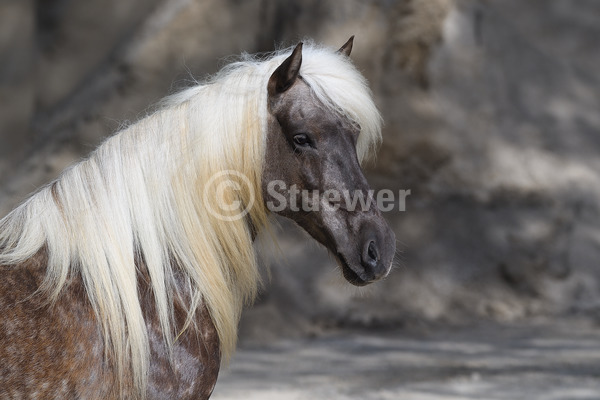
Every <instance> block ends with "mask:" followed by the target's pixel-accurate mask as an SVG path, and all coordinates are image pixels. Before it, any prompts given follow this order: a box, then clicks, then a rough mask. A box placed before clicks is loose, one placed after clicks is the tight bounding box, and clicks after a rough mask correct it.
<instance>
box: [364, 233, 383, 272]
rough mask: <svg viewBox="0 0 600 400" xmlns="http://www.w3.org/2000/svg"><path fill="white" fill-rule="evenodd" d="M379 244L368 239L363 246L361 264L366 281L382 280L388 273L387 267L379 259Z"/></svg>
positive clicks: (372, 239) (374, 240)
mask: <svg viewBox="0 0 600 400" xmlns="http://www.w3.org/2000/svg"><path fill="white" fill-rule="evenodd" d="M381 254H382V253H381V249H380V244H378V240H377V239H376V238H368V239H367V240H366V241H365V243H364V244H363V249H362V254H361V264H362V267H363V268H364V271H365V272H364V277H365V278H366V280H367V281H376V280H378V279H380V278H383V277H384V276H385V275H386V274H387V272H388V266H387V265H385V264H384V261H383V260H382V258H381Z"/></svg>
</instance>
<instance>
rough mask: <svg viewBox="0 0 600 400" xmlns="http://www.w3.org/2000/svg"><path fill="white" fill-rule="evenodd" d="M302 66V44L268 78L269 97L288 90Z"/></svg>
mask: <svg viewBox="0 0 600 400" xmlns="http://www.w3.org/2000/svg"><path fill="white" fill-rule="evenodd" d="M301 65H302V42H300V43H298V45H297V46H296V48H295V49H294V51H292V54H291V55H290V56H289V57H288V58H286V59H285V61H284V62H282V63H281V65H280V66H279V67H277V69H276V70H275V72H273V75H271V78H269V87H268V91H269V95H271V96H273V95H276V94H279V93H283V92H285V91H286V90H288V89H289V88H290V87H291V86H292V85H293V84H294V82H295V81H296V78H298V73H299V72H300V66H301Z"/></svg>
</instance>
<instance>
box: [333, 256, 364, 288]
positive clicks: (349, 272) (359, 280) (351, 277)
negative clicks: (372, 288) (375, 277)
mask: <svg viewBox="0 0 600 400" xmlns="http://www.w3.org/2000/svg"><path fill="white" fill-rule="evenodd" d="M335 258H336V260H337V262H338V264H339V265H340V266H341V268H342V274H343V275H344V278H345V279H346V280H347V281H348V282H350V283H351V284H353V285H354V286H366V285H368V284H369V283H371V282H372V281H369V280H366V279H364V278H363V277H361V276H360V275H359V274H358V273H357V272H355V271H354V270H353V269H352V268H350V266H349V265H348V263H347V262H346V260H345V259H344V257H343V256H341V255H340V254H337V255H336V256H335Z"/></svg>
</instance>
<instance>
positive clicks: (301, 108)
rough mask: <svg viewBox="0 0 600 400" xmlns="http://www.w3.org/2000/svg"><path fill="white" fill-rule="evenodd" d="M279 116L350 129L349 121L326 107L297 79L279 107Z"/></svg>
mask: <svg viewBox="0 0 600 400" xmlns="http://www.w3.org/2000/svg"><path fill="white" fill-rule="evenodd" d="M281 106H282V107H281V109H280V111H281V116H285V117H287V118H290V119H295V120H310V121H311V122H312V123H315V124H329V125H331V124H335V125H337V126H340V127H341V126H344V127H348V128H351V127H352V123H351V121H350V120H349V119H348V118H346V117H343V116H342V115H341V114H340V113H338V112H335V111H334V110H332V109H331V107H327V106H326V105H325V104H324V103H323V102H322V101H321V100H320V99H319V98H318V97H317V96H316V94H315V93H314V91H313V90H312V89H311V87H310V86H309V85H308V84H307V83H306V82H305V81H304V80H303V79H299V80H297V81H296V83H294V85H293V86H292V87H291V88H290V89H289V90H288V93H287V96H286V98H285V100H284V101H283V103H282V105H281Z"/></svg>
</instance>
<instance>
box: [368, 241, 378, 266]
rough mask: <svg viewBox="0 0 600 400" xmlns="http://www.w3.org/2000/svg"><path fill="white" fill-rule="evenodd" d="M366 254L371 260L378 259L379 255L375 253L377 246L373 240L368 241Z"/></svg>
mask: <svg viewBox="0 0 600 400" xmlns="http://www.w3.org/2000/svg"><path fill="white" fill-rule="evenodd" d="M367 255H368V256H369V258H370V259H371V260H373V261H379V255H378V254H377V247H375V242H373V241H371V242H369V247H368V249H367Z"/></svg>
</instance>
